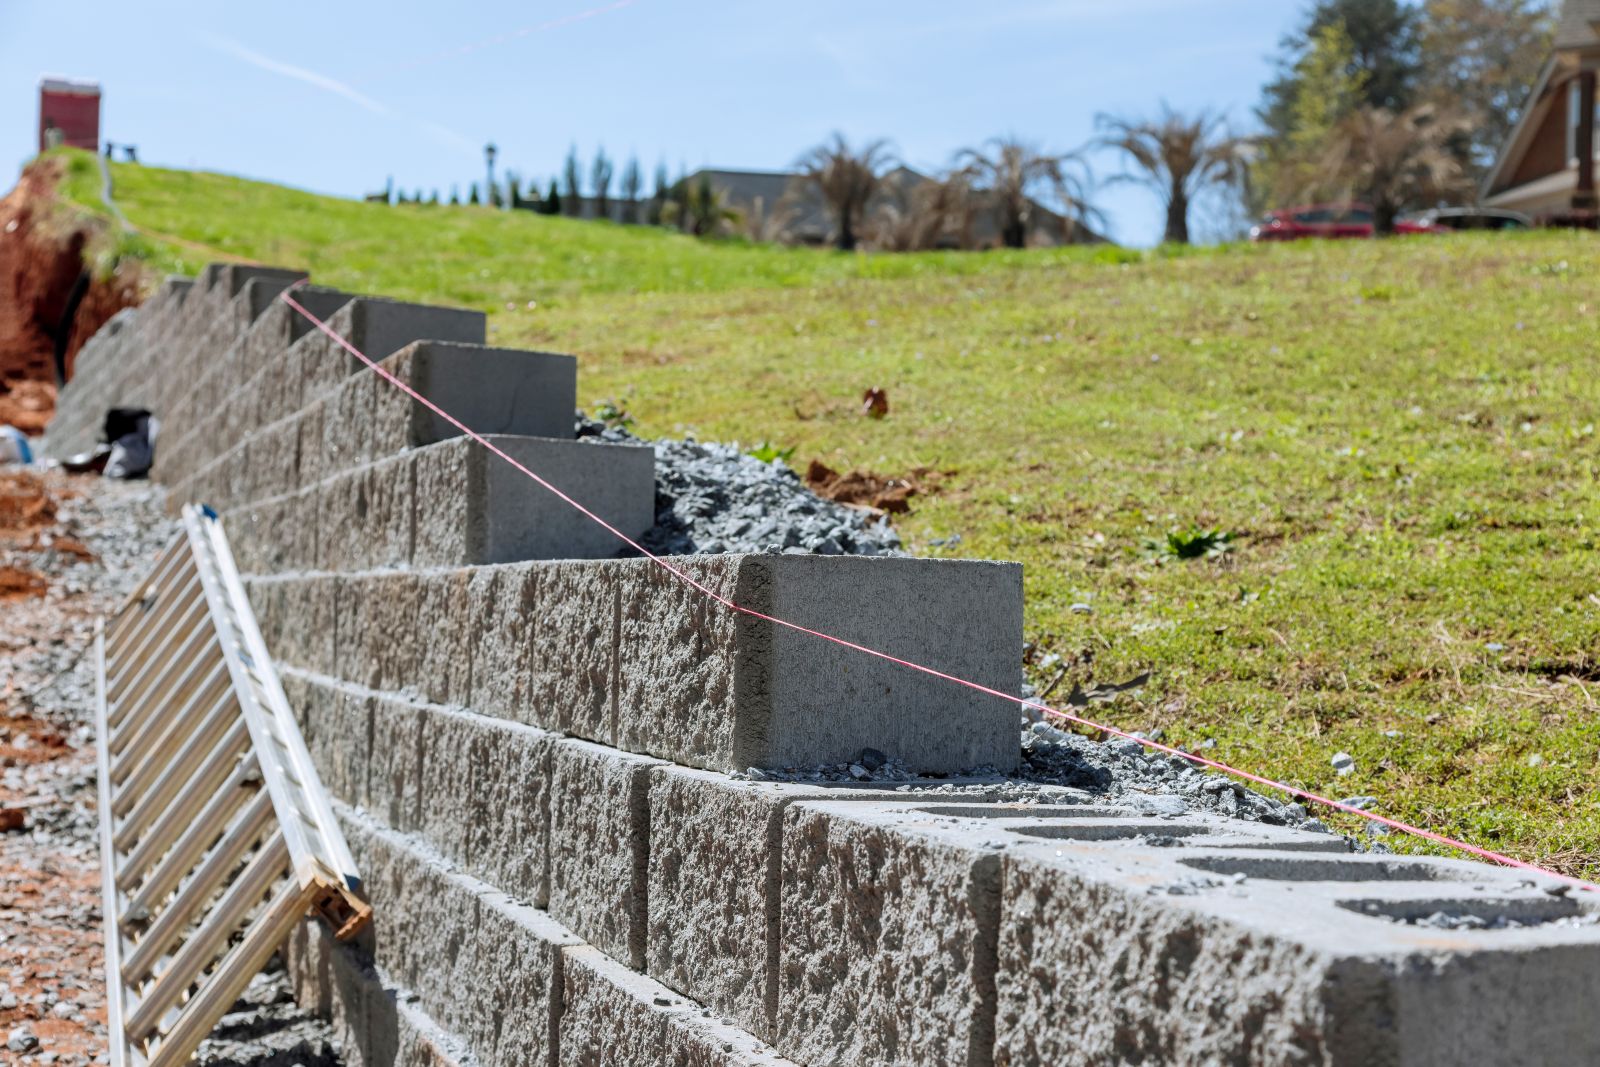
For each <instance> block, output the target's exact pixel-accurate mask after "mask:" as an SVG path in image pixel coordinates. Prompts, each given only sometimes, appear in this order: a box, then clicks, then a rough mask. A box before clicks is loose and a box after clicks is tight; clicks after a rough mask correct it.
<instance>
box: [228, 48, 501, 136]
mask: <svg viewBox="0 0 1600 1067" xmlns="http://www.w3.org/2000/svg"><path fill="white" fill-rule="evenodd" d="M199 37H200V40H202V41H204V42H205V43H206V44H207V45H209V46H210V47H212V48H214V49H216V50H217V51H219V52H222V53H223V54H225V55H230V56H232V57H233V58H235V59H237V60H239V61H240V62H242V63H248V64H250V65H251V66H252V67H256V68H257V69H259V70H264V71H267V72H268V73H270V74H276V75H278V76H280V77H283V78H290V79H293V80H294V81H297V82H301V83H303V84H305V85H310V86H312V87H313V88H317V89H321V90H322V91H323V92H327V93H332V94H333V95H335V96H339V97H343V98H344V99H346V100H348V101H350V102H351V103H352V104H355V105H356V106H357V107H359V108H362V109H363V110H365V111H370V112H371V113H372V114H374V115H380V116H382V117H384V118H393V119H399V120H400V121H402V122H407V123H410V124H411V125H412V126H415V127H416V128H417V129H419V130H421V131H422V132H424V133H426V134H428V135H429V136H430V137H432V138H433V139H434V140H436V141H438V142H439V143H440V144H443V145H446V146H447V147H449V148H454V149H457V150H460V151H472V150H473V149H475V148H476V144H475V143H474V142H473V141H471V140H470V139H468V138H466V137H463V136H462V135H461V134H459V133H457V132H456V131H455V130H452V129H450V128H449V127H448V126H441V125H440V124H439V123H437V122H434V121H432V120H431V119H424V118H419V117H417V116H415V115H404V114H397V113H396V112H395V111H394V109H393V108H391V107H389V106H388V105H387V104H384V103H382V102H380V101H377V100H374V99H373V98H372V97H370V96H368V95H367V94H366V93H363V92H361V91H360V90H359V89H355V88H353V87H351V86H349V85H347V84H345V83H344V82H342V81H340V80H339V79H338V78H330V77H329V76H328V75H326V74H319V73H317V72H316V71H314V70H307V69H306V68H305V67H297V66H295V65H294V64H293V63H285V62H283V61H282V60H278V59H273V58H272V57H271V56H264V55H262V54H261V53H260V52H256V51H254V50H252V49H249V48H246V47H245V46H244V45H242V44H240V43H239V42H238V41H234V40H230V39H228V38H226V37H222V36H220V35H218V34H214V33H202V34H200V35H199Z"/></svg>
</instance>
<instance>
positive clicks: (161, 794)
mask: <svg viewBox="0 0 1600 1067" xmlns="http://www.w3.org/2000/svg"><path fill="white" fill-rule="evenodd" d="M201 708H205V709H206V710H205V711H204V712H201V713H200V721H199V723H198V724H195V725H191V724H188V723H184V722H183V720H184V719H185V718H188V717H189V715H190V714H191V710H190V709H193V711H194V712H199V710H200V709H201ZM238 714H239V709H238V707H237V705H235V703H234V700H233V691H232V690H231V689H229V688H228V686H227V678H226V676H225V675H220V674H219V675H218V676H216V677H213V678H210V679H207V680H206V681H205V682H203V683H201V688H200V689H199V690H198V691H197V692H196V693H195V694H194V696H193V697H191V698H190V701H189V705H188V707H187V708H185V709H184V712H183V715H181V716H180V717H179V719H178V720H177V723H175V724H174V728H173V730H172V731H169V732H170V733H171V734H173V736H170V737H164V738H162V742H163V743H161V744H158V745H156V750H155V751H154V752H152V753H151V754H150V757H149V758H148V759H146V760H145V761H144V762H143V763H141V764H140V765H139V766H138V767H137V768H135V770H134V772H133V774H132V775H130V776H129V777H128V781H127V784H126V785H124V786H123V790H122V792H121V793H120V794H119V795H118V796H117V803H116V806H115V807H114V808H113V809H112V811H111V813H112V814H113V815H115V816H117V817H118V818H122V817H124V816H126V815H127V814H128V812H129V811H130V810H132V809H134V808H136V807H138V806H139V804H141V803H143V801H144V798H145V797H146V796H147V795H150V794H151V793H152V791H154V795H155V796H156V797H158V798H160V799H159V800H158V801H157V802H158V803H165V802H166V801H167V800H170V799H172V794H173V793H175V792H177V791H178V789H179V788H180V787H181V786H182V785H183V782H184V781H185V776H186V775H188V774H190V773H191V772H192V771H193V770H194V769H195V768H194V766H193V765H194V763H195V761H196V760H198V759H199V758H200V757H201V756H203V755H204V754H205V753H207V752H209V751H211V746H212V745H215V744H216V743H217V739H218V738H220V737H221V736H222V733H223V731H224V730H226V729H227V728H228V724H229V723H230V722H231V721H232V720H233V719H235V718H237V717H238Z"/></svg>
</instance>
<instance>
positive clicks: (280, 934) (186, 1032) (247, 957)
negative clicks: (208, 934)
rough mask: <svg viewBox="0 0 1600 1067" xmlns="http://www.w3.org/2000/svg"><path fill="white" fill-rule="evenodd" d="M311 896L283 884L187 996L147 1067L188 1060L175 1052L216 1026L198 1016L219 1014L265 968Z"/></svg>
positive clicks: (312, 895) (231, 1003) (208, 1016)
mask: <svg viewBox="0 0 1600 1067" xmlns="http://www.w3.org/2000/svg"><path fill="white" fill-rule="evenodd" d="M313 897H314V894H313V893H312V892H310V891H308V890H298V891H297V890H296V889H295V886H294V884H293V883H292V882H289V883H285V884H284V886H283V888H282V889H280V890H279V891H278V895H277V896H276V897H274V898H273V899H272V900H270V901H269V902H268V903H267V906H266V907H265V908H263V909H262V910H261V913H260V914H259V915H257V916H256V920H255V922H253V923H251V924H250V928H249V929H248V930H246V931H245V935H244V938H243V940H242V941H240V943H239V944H238V946H237V947H235V949H234V950H233V953H232V954H231V955H230V956H229V957H228V958H227V959H226V960H225V961H223V963H222V965H221V966H219V967H217V968H216V969H215V970H214V971H212V972H211V974H210V975H209V976H208V977H207V978H206V980H205V984H204V985H202V986H201V987H200V989H199V990H198V991H197V992H196V993H195V995H194V996H193V997H192V998H191V999H190V1000H189V1003H188V1004H187V1005H186V1006H185V1009H186V1010H185V1012H184V1014H183V1016H182V1017H181V1018H179V1019H178V1021H177V1022H176V1023H174V1024H173V1026H172V1028H171V1029H170V1030H168V1031H167V1033H166V1040H165V1041H164V1042H163V1043H162V1046H161V1048H159V1049H157V1050H156V1052H155V1054H154V1055H153V1056H151V1057H150V1060H149V1063H148V1064H147V1067H175V1065H176V1064H180V1063H184V1062H186V1061H187V1060H188V1058H189V1053H187V1052H184V1053H182V1054H181V1055H180V1050H181V1049H183V1048H185V1047H186V1046H188V1045H189V1044H190V1043H191V1042H193V1043H194V1044H198V1043H199V1042H200V1041H201V1040H202V1039H203V1038H204V1037H205V1035H206V1033H207V1032H208V1031H209V1030H210V1029H211V1026H212V1025H215V1024H208V1023H204V1022H202V1020H205V1019H207V1018H212V1017H216V1016H220V1015H221V1014H222V1013H223V1012H225V1011H227V1010H228V1008H229V1007H231V1006H232V1005H233V1003H234V1002H235V1001H236V1000H238V999H239V994H241V993H243V992H244V988H245V986H247V985H249V984H250V979H251V978H252V977H254V975H255V974H256V972H258V971H260V970H261V968H262V967H264V966H266V963H267V960H268V959H270V958H271V956H272V954H273V953H274V952H275V951H277V948H278V946H279V945H280V944H282V943H283V939H284V938H285V937H287V936H288V935H289V931H290V930H291V929H293V928H294V925H295V923H297V922H299V921H300V920H301V918H303V917H304V916H305V914H306V909H307V908H308V907H309V906H310V904H311V901H312V899H313Z"/></svg>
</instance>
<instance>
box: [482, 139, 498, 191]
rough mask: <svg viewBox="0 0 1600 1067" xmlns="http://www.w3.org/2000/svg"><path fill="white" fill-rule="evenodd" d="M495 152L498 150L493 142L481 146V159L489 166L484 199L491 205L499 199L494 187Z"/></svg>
mask: <svg viewBox="0 0 1600 1067" xmlns="http://www.w3.org/2000/svg"><path fill="white" fill-rule="evenodd" d="M496 151H498V150H497V149H496V148H495V146H494V142H493V141H490V142H489V143H488V144H486V145H484V146H483V158H484V160H485V161H486V162H487V163H488V164H489V187H488V189H486V190H484V191H485V192H486V193H487V194H488V196H487V197H486V199H487V200H488V202H489V203H491V204H497V203H498V202H499V199H500V197H499V194H498V193H496V192H495V187H494V157H495V153H496Z"/></svg>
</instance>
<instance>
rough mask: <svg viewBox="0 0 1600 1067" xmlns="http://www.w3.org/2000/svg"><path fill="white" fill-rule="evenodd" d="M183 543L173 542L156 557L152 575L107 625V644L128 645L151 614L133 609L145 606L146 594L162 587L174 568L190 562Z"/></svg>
mask: <svg viewBox="0 0 1600 1067" xmlns="http://www.w3.org/2000/svg"><path fill="white" fill-rule="evenodd" d="M182 544H183V543H182V542H181V541H173V542H172V543H171V544H169V545H168V546H167V547H166V548H165V549H164V550H163V551H162V553H161V555H159V556H157V557H156V564H155V566H154V567H153V568H151V570H150V573H149V574H147V575H145V577H144V578H142V579H140V581H139V583H138V584H137V585H135V586H134V587H133V589H132V590H131V591H130V592H129V593H128V595H127V596H126V597H124V598H123V601H122V603H121V604H120V605H119V606H118V608H117V611H116V613H115V614H114V615H113V616H112V617H111V621H110V622H108V623H107V624H106V630H105V636H106V641H107V642H117V643H119V644H122V643H126V642H127V641H128V640H129V639H130V638H131V637H132V636H133V634H134V632H135V630H136V629H137V624H138V623H139V622H140V621H141V620H143V619H145V618H147V617H148V615H149V612H147V611H145V612H140V613H137V614H136V613H134V612H133V611H132V610H131V609H132V608H133V607H134V606H135V605H138V604H143V603H144V599H145V596H146V594H148V593H149V591H150V590H151V589H152V588H156V587H158V586H160V585H161V584H162V583H163V582H165V581H166V580H167V577H168V575H170V574H172V573H173V568H175V567H179V566H183V565H186V564H187V563H188V562H189V560H188V558H187V557H186V556H185V555H184V553H183V551H182Z"/></svg>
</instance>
